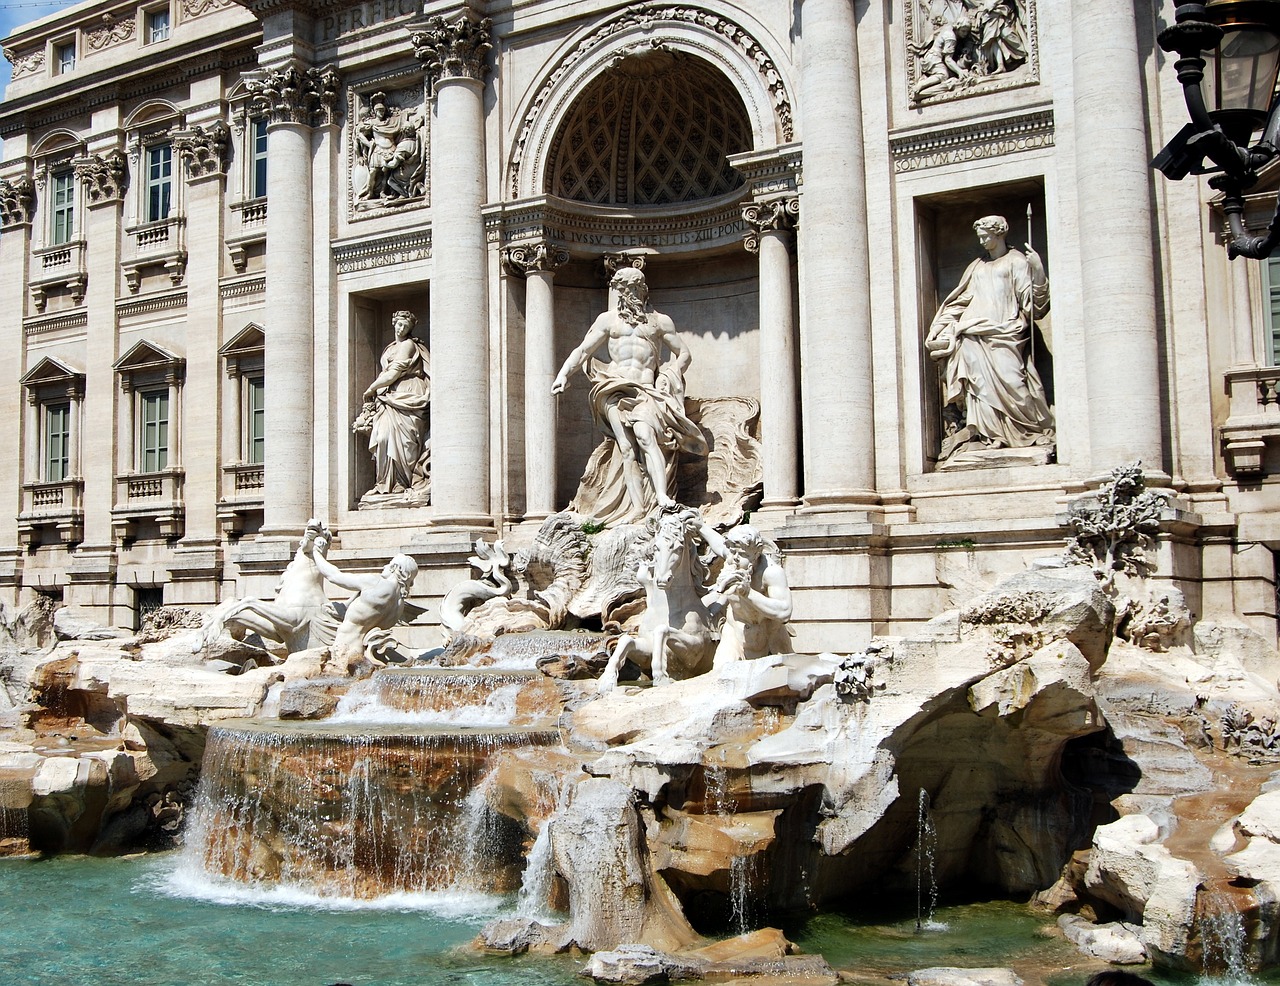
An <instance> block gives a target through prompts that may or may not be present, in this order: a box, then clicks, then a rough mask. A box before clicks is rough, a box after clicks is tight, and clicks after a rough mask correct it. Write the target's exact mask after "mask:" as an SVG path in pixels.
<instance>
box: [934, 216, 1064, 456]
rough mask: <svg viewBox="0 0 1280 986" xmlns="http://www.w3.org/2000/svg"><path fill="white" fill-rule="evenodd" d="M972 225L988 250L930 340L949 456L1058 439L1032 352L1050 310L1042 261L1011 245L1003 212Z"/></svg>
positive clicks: (949, 300) (946, 305)
mask: <svg viewBox="0 0 1280 986" xmlns="http://www.w3.org/2000/svg"><path fill="white" fill-rule="evenodd" d="M973 228H974V230H975V231H976V232H977V234H978V242H979V243H981V244H982V248H983V249H984V250H985V251H986V253H987V255H986V256H985V257H979V258H978V259H977V260H975V261H974V262H973V263H971V264H970V265H969V267H968V269H967V270H966V271H965V272H964V276H963V277H961V278H960V283H959V284H958V285H956V287H955V290H953V291H952V292H951V293H950V294H949V295H947V297H946V299H945V300H944V301H943V302H942V307H941V308H939V309H938V314H937V315H936V316H934V319H933V324H932V325H930V326H929V334H928V335H927V336H926V338H925V343H924V344H925V349H926V350H927V351H928V353H929V355H930V356H931V357H932V358H933V359H935V360H937V361H938V364H939V374H940V376H941V377H942V403H943V416H944V418H945V419H946V421H947V425H948V434H947V437H946V438H945V439H944V440H943V443H942V450H941V455H940V456H939V458H941V459H944V460H945V459H954V458H955V457H957V456H958V455H959V454H960V453H962V452H963V453H974V452H977V453H982V452H983V451H985V450H989V449H1021V448H1029V447H1031V446H1052V445H1053V444H1054V427H1053V415H1052V413H1051V412H1050V410H1049V404H1048V401H1047V400H1046V399H1045V393H1044V385H1043V384H1042V383H1041V381H1040V375H1039V373H1037V372H1036V368H1035V365H1034V363H1033V362H1032V361H1031V358H1030V352H1029V350H1030V344H1031V335H1032V332H1033V330H1034V327H1035V320H1036V319H1037V318H1041V317H1043V316H1044V315H1046V314H1047V313H1048V311H1049V279H1048V277H1047V276H1046V275H1045V271H1044V264H1043V263H1041V261H1040V256H1039V254H1037V253H1036V252H1035V251H1034V250H1032V249H1031V247H1030V246H1028V247H1027V252H1026V253H1025V254H1024V253H1022V252H1021V251H1019V250H1014V249H1011V248H1010V247H1009V246H1007V245H1006V244H1005V237H1006V235H1007V234H1008V232H1009V224H1008V223H1007V222H1006V221H1005V219H1004V217H1002V216H985V217H984V218H982V219H979V220H978V221H977V222H976V223H974V224H973ZM966 457H967V458H971V456H967V455H966ZM978 457H979V458H981V457H982V456H981V455H979V456H978Z"/></svg>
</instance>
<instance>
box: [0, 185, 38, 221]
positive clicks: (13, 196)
mask: <svg viewBox="0 0 1280 986" xmlns="http://www.w3.org/2000/svg"><path fill="white" fill-rule="evenodd" d="M35 204H36V186H35V182H33V181H32V180H31V179H30V178H29V177H27V176H26V175H21V176H19V177H17V178H13V179H11V180H9V181H0V225H3V226H17V225H19V224H21V223H29V222H31V213H32V212H33V211H34V209H35Z"/></svg>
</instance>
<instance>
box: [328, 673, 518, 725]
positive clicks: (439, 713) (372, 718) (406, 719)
mask: <svg viewBox="0 0 1280 986" xmlns="http://www.w3.org/2000/svg"><path fill="white" fill-rule="evenodd" d="M520 688H521V683H520V682H513V683H511V684H507V685H502V686H501V687H499V688H496V689H495V690H494V691H492V692H490V693H489V695H488V696H487V697H486V698H485V700H484V702H481V703H477V704H475V705H459V706H457V707H455V708H449V709H421V710H415V711H409V710H405V709H397V708H395V707H393V706H390V705H387V704H385V703H384V702H383V701H382V699H381V692H380V691H379V688H378V686H377V685H376V684H375V683H374V682H373V681H372V680H370V681H362V682H360V683H359V684H357V685H356V686H354V687H353V688H352V689H351V690H350V691H348V692H347V694H346V695H344V696H343V697H342V698H341V699H339V701H338V707H337V708H336V709H335V710H334V713H333V715H331V716H330V717H329V718H328V719H326V720H325V722H326V723H330V724H333V725H335V726H370V725H388V726H452V727H458V728H478V729H494V728H499V727H502V726H509V725H511V723H512V720H514V719H515V714H516V696H517V695H519V693H520Z"/></svg>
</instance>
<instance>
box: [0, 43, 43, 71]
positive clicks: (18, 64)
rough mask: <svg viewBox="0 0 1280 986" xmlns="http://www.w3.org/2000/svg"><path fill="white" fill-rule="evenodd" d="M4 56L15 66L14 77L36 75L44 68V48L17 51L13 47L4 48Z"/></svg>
mask: <svg viewBox="0 0 1280 986" xmlns="http://www.w3.org/2000/svg"><path fill="white" fill-rule="evenodd" d="M4 57H5V58H7V59H8V60H9V64H10V65H12V66H13V78H15V79H21V78H23V77H24V76H27V75H35V74H36V73H37V72H39V71H40V70H41V69H42V68H44V49H43V48H36V49H35V50H34V51H24V52H21V53H19V52H16V51H14V50H13V49H12V48H5V49H4Z"/></svg>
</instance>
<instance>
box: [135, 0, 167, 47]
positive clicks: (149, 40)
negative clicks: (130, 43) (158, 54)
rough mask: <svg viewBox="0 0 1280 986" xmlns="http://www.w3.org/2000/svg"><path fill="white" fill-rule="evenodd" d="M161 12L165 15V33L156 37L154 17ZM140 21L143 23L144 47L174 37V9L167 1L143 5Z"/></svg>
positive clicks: (161, 42)
mask: <svg viewBox="0 0 1280 986" xmlns="http://www.w3.org/2000/svg"><path fill="white" fill-rule="evenodd" d="M160 14H163V15H164V34H163V36H161V37H156V36H155V29H154V27H153V25H152V18H153V17H156V16H158V15H160ZM139 21H140V22H141V25H142V32H141V33H142V46H143V47H144V48H145V47H148V46H150V45H157V44H163V43H164V42H166V41H168V40H169V39H170V38H171V37H173V10H172V8H171V7H170V6H169V4H167V3H163V4H156V5H154V6H151V7H143V8H142V11H141V15H140V17H139Z"/></svg>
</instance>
